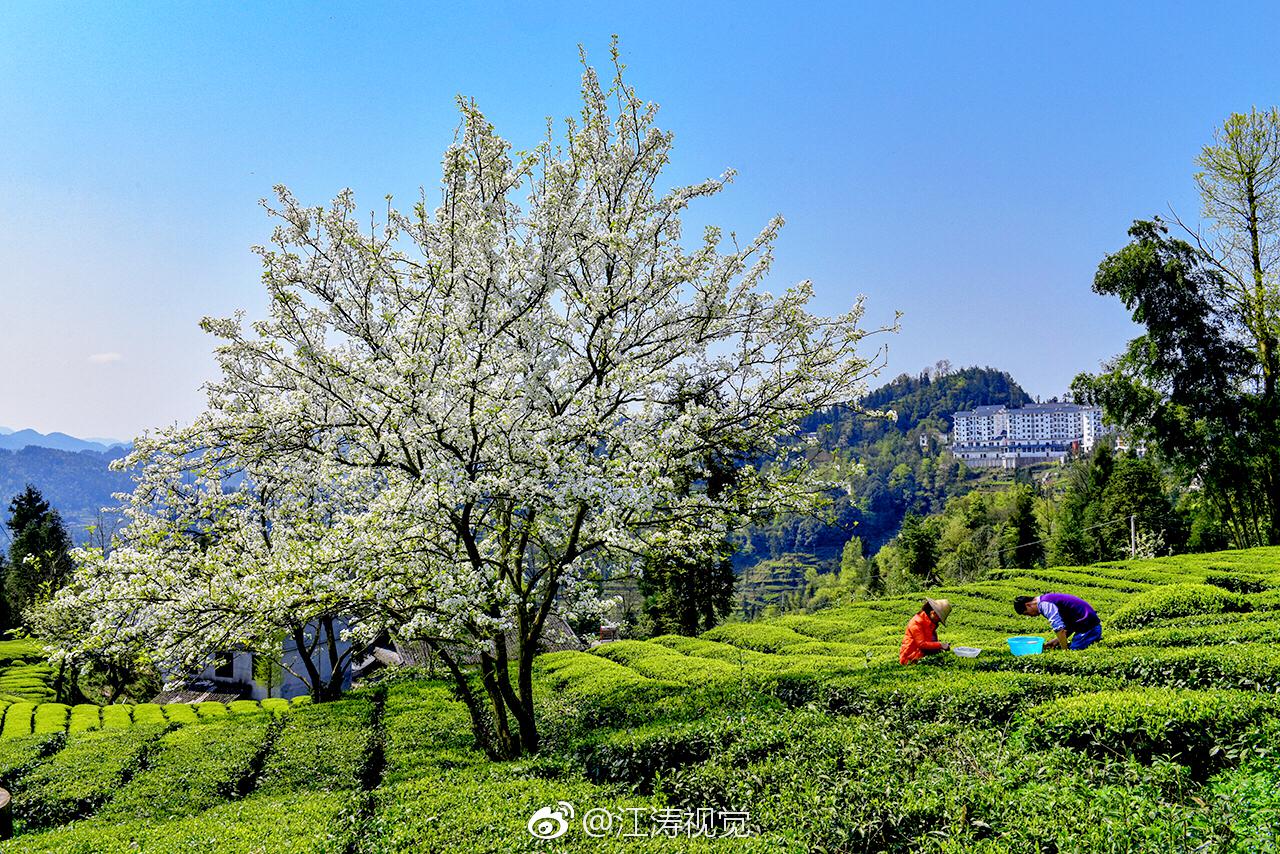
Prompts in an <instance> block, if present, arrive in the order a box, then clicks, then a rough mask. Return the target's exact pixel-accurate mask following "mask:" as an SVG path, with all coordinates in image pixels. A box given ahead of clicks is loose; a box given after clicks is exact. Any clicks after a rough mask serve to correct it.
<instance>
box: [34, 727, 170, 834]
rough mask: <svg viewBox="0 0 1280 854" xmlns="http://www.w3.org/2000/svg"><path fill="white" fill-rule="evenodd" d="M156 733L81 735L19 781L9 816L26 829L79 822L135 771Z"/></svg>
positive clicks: (145, 730) (136, 730) (150, 729)
mask: <svg viewBox="0 0 1280 854" xmlns="http://www.w3.org/2000/svg"><path fill="white" fill-rule="evenodd" d="M159 734H160V731H159V730H157V729H155V728H153V727H134V728H133V729H128V730H105V731H101V732H87V733H84V734H82V735H78V736H75V737H74V738H70V739H68V741H67V746H66V747H65V748H63V749H62V750H61V751H60V752H58V753H57V754H55V755H54V756H53V758H51V759H50V760H49V761H48V762H45V763H43V764H41V765H39V766H38V767H36V769H35V770H34V771H32V772H31V773H29V774H27V775H26V776H25V777H24V778H23V780H22V789H21V791H20V792H19V796H18V797H17V798H15V799H14V813H15V815H17V816H19V817H21V818H22V820H23V822H24V823H25V824H26V825H27V826H28V827H45V826H48V825H51V824H60V823H62V822H66V821H71V820H72V819H77V818H83V817H85V816H86V815H88V814H90V813H91V812H93V810H94V809H95V808H97V806H98V805H99V804H100V803H102V802H103V801H104V800H106V799H107V798H108V797H109V796H110V795H111V794H113V793H114V791H115V790H116V788H117V787H119V786H120V784H121V783H122V782H124V781H126V780H128V778H129V777H130V776H131V775H132V774H133V772H134V771H135V770H137V768H138V766H139V764H140V763H141V761H142V757H143V755H144V754H145V752H146V750H147V748H148V747H149V746H150V744H151V742H153V741H154V740H155V739H156V737H157V736H158V735H159Z"/></svg>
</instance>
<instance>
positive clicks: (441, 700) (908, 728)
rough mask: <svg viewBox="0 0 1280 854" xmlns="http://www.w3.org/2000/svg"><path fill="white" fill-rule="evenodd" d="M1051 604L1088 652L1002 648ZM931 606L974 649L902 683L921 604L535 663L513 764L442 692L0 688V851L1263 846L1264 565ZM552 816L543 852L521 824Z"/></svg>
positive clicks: (1193, 568) (1267, 623)
mask: <svg viewBox="0 0 1280 854" xmlns="http://www.w3.org/2000/svg"><path fill="white" fill-rule="evenodd" d="M1050 590H1054V591H1062V592H1069V593H1074V594H1077V595H1080V596H1082V597H1084V598H1086V599H1088V600H1089V601H1090V602H1092V603H1093V604H1094V606H1095V607H1097V609H1098V611H1099V613H1100V614H1101V615H1102V618H1103V624H1104V637H1103V641H1102V643H1100V644H1098V645H1095V646H1094V647H1092V648H1090V649H1088V650H1085V651H1082V652H1065V651H1048V652H1045V653H1043V654H1041V655H1034V656H1024V657H1021V658H1014V657H1013V656H1011V655H1010V654H1009V653H1008V652H1007V649H1006V647H1005V643H1004V640H1005V638H1006V637H1008V636H1010V635H1015V634H1046V633H1047V623H1046V622H1045V621H1044V620H1043V619H1041V618H1034V619H1033V618H1025V617H1017V616H1015V615H1014V614H1013V611H1012V607H1011V601H1012V599H1013V597H1014V596H1015V595H1018V594H1024V593H1025V594H1028V595H1034V594H1036V593H1041V592H1048V591H1050ZM929 593H930V595H932V596H935V597H946V598H948V599H950V600H951V602H952V606H953V610H952V612H951V617H950V619H949V621H948V623H947V625H946V626H945V627H944V628H943V629H942V630H941V631H940V637H941V639H943V640H948V641H951V642H953V643H957V644H965V645H969V646H977V647H981V648H982V649H983V652H982V654H981V655H980V656H979V657H978V658H976V659H960V658H957V657H954V656H952V655H949V654H942V655H938V656H934V657H932V658H930V659H928V660H926V661H924V662H921V663H919V664H916V665H912V666H911V667H901V666H899V665H898V664H897V651H898V643H899V641H900V639H901V636H902V631H903V626H904V625H905V623H906V621H907V619H908V618H909V617H910V616H911V615H912V614H913V613H914V612H915V611H916V610H917V609H918V607H919V604H920V600H919V598H917V597H899V598H892V599H883V600H875V601H869V602H863V603H858V604H855V605H853V606H850V607H847V608H843V609H840V610H832V611H826V612H823V613H821V614H820V615H815V616H789V617H782V618H779V619H775V620H772V621H768V622H762V623H751V624H730V625H725V626H721V627H719V628H716V629H713V630H712V631H710V632H707V633H705V634H704V635H702V636H701V637H699V638H685V637H675V636H668V637H660V638H656V639H653V640H651V641H643V642H641V641H620V642H616V643H610V644H605V645H602V646H600V647H598V648H596V649H595V650H593V651H591V652H557V653H552V654H548V655H544V656H542V657H541V658H540V659H539V660H538V683H537V684H538V689H539V691H540V692H541V714H542V732H543V736H544V741H545V748H544V750H543V751H542V752H541V753H540V754H539V755H538V756H537V757H535V758H530V759H527V760H523V761H519V762H512V763H493V762H489V761H487V760H486V759H485V758H484V756H483V754H481V753H479V752H478V751H476V750H475V749H474V747H473V744H472V739H471V736H470V732H469V728H468V716H467V713H466V710H465V709H464V708H463V707H462V706H461V704H460V703H458V702H457V701H455V700H454V699H453V698H452V694H451V691H450V689H449V687H448V686H447V685H446V684H444V683H441V682H432V681H425V680H415V679H409V678H390V679H387V680H385V681H384V682H382V683H381V684H378V685H374V686H371V687H367V688H364V689H361V690H359V691H356V692H354V693H353V694H351V695H349V696H348V697H347V698H345V699H343V700H341V701H339V702H335V703H327V704H322V705H312V704H307V703H302V704H295V705H288V704H284V703H279V702H276V703H272V702H267V703H263V704H261V705H259V704H255V703H232V704H230V705H229V706H222V705H221V704H201V705H197V706H182V707H178V706H166V707H159V706H148V705H139V706H134V707H126V706H115V707H107V708H102V709H98V708H97V707H92V706H89V707H85V706H75V707H70V708H68V707H67V706H62V705H59V704H56V703H35V702H31V701H29V700H22V699H21V698H10V699H7V700H5V702H6V704H7V705H6V707H5V708H4V710H3V713H4V716H3V718H0V784H2V785H4V786H6V787H7V788H9V789H10V790H11V791H12V792H13V793H14V815H15V823H16V832H17V835H16V836H15V838H14V839H13V840H12V841H10V842H8V843H4V844H3V845H0V852H17V851H22V852H109V851H156V852H170V851H173V852H179V851H182V852H188V851H189V852H196V851H201V852H203V851H215V850H216V851H232V852H240V851H261V852H280V851H283V852H293V851H297V852H302V851H325V852H352V854H374V853H375V852H399V851H405V852H408V851H414V852H419V851H426V852H436V851H439V852H445V851H449V852H454V851H459V852H470V851H479V852H506V851H571V852H578V851H614V852H627V851H700V852H701V851H706V852H715V851H726V852H727V851H735V852H736V851H794V852H802V851H818V852H877V851H902V852H907V851H913V852H914V851H933V852H1136V851H1149V852H1172V851H1179V852H1181V851H1187V852H1190V851H1205V852H1208V851H1212V852H1219V851H1222V852H1258V851H1277V850H1280V645H1277V642H1280V548H1276V549H1257V550H1251V551H1237V552H1223V553H1217V554H1210V555H1195V556H1184V557H1177V558H1164V559H1158V560H1151V561H1138V562H1132V563H1114V564H1102V565H1097V566H1091V567H1082V568H1061V567H1057V568H1053V569H1044V570H1017V571H1005V572H1004V573H1003V574H1002V575H1001V576H999V577H996V578H992V579H989V580H987V581H983V582H980V583H976V584H969V585H964V586H961V587H953V588H943V589H937V590H931V591H929ZM561 802H565V805H562V804H561ZM566 805H572V809H573V817H572V820H570V821H568V827H567V830H566V831H565V832H564V833H563V834H562V835H560V836H559V837H558V838H556V839H554V840H550V841H542V840H538V839H535V838H534V837H533V835H531V833H530V831H529V829H528V828H529V826H530V819H531V817H532V816H533V815H534V813H535V812H537V811H539V810H540V809H543V808H548V807H551V808H556V809H558V810H559V811H560V812H561V813H563V814H565V815H567V812H566ZM588 818H590V819H591V823H589V824H588V825H587V826H584V820H585V819H588ZM737 829H741V830H743V831H744V833H745V834H749V835H745V836H744V837H743V838H728V837H729V836H730V835H731V834H733V835H735V836H736V835H737V834H736V830H737Z"/></svg>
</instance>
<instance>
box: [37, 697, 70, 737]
mask: <svg viewBox="0 0 1280 854" xmlns="http://www.w3.org/2000/svg"><path fill="white" fill-rule="evenodd" d="M70 716H71V707H70V706H68V705H66V704H64V703H41V704H40V705H38V706H36V711H35V716H34V718H33V724H32V727H31V731H32V732H33V733H35V734H36V735H44V734H47V733H51V732H66V731H67V719H68V718H69V717H70Z"/></svg>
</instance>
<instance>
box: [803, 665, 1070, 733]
mask: <svg viewBox="0 0 1280 854" xmlns="http://www.w3.org/2000/svg"><path fill="white" fill-rule="evenodd" d="M1089 685H1090V683H1089V682H1088V681H1086V680H1083V679H1077V678H1074V677H1050V676H1041V675H1038V674H1030V673H975V672H969V671H966V670H945V669H943V668H940V667H931V666H921V665H917V666H915V667H912V668H910V669H908V670H906V671H905V672H904V671H903V670H902V669H901V668H898V669H894V670H890V669H887V668H875V669H872V670H869V671H867V672H866V673H865V674H860V675H855V676H845V677H841V678H839V679H834V680H832V681H830V682H828V683H826V684H825V685H824V686H823V689H822V696H823V698H824V701H825V703H824V704H825V706H826V708H828V709H829V710H831V711H833V712H836V713H838V714H845V715H862V716H874V715H877V714H881V715H882V714H893V715H901V716H905V717H907V718H908V719H911V720H914V721H921V720H935V721H965V722H972V723H981V722H984V721H1006V720H1008V719H1009V718H1011V717H1012V716H1013V715H1014V713H1015V712H1016V711H1017V710H1018V709H1020V708H1022V707H1023V706H1028V705H1035V704H1036V703H1040V702H1043V701H1045V700H1048V699H1051V698H1053V697H1058V696H1062V695H1063V694H1070V693H1073V692H1079V691H1083V690H1085V689H1086V687H1088V686H1089Z"/></svg>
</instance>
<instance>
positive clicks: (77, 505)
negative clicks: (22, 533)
mask: <svg viewBox="0 0 1280 854" xmlns="http://www.w3.org/2000/svg"><path fill="white" fill-rule="evenodd" d="M54 435H57V434H54ZM125 453H126V451H125V450H124V449H123V448H114V449H111V450H109V451H92V450H88V451H65V450H58V449H56V448H42V447H39V446H36V445H29V446H27V447H25V448H23V449H21V450H18V451H9V450H0V518H2V519H4V520H7V519H8V517H9V513H8V510H9V502H10V500H12V498H13V496H15V495H17V494H18V493H19V492H21V491H22V489H23V488H24V487H25V486H26V485H27V484H28V483H30V484H32V485H33V486H35V487H36V489H39V490H40V492H41V493H43V494H44V497H45V498H46V499H47V500H48V501H49V503H50V504H52V505H53V507H54V509H56V510H57V511H58V512H59V513H61V514H62V520H63V522H65V523H66V526H67V531H68V532H69V533H70V534H71V537H72V539H74V540H75V541H76V543H77V544H79V543H84V542H86V541H87V540H88V539H89V533H88V530H87V529H88V527H89V526H90V525H98V524H101V523H105V526H106V527H110V526H111V524H112V519H111V517H110V516H109V515H108V516H107V518H104V519H102V520H100V519H99V511H101V510H102V509H103V508H104V507H111V506H114V505H115V504H116V503H117V502H116V500H115V499H114V498H112V497H111V496H112V493H115V492H132V491H133V479H132V478H131V477H130V475H129V474H128V473H127V472H117V471H111V470H110V469H109V468H108V466H110V464H111V461H112V460H114V459H116V458H118V457H122V456H124V455H125Z"/></svg>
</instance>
